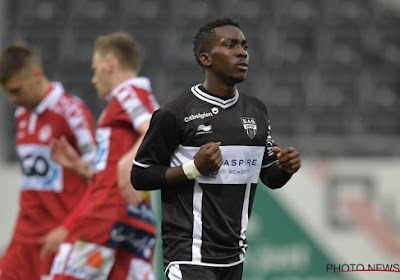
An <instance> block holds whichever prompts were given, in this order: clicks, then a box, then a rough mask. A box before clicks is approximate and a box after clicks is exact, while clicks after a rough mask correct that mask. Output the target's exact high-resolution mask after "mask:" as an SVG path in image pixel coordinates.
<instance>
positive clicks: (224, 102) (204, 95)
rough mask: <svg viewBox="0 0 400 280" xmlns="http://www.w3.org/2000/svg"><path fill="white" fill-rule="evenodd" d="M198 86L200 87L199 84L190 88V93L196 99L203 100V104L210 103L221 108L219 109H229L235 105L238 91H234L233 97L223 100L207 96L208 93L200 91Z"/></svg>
mask: <svg viewBox="0 0 400 280" xmlns="http://www.w3.org/2000/svg"><path fill="white" fill-rule="evenodd" d="M200 85H201V84H198V85H195V86H193V87H192V88H191V91H192V93H193V94H194V95H195V96H196V97H197V98H198V99H201V100H203V101H205V102H207V103H210V104H213V105H216V106H219V107H221V108H223V109H226V108H229V107H231V106H233V105H235V104H236V102H237V101H238V99H239V91H238V90H236V91H235V95H234V96H233V97H232V98H229V99H226V100H223V99H221V98H218V97H216V96H213V95H210V94H208V93H206V92H204V91H202V90H201V89H200Z"/></svg>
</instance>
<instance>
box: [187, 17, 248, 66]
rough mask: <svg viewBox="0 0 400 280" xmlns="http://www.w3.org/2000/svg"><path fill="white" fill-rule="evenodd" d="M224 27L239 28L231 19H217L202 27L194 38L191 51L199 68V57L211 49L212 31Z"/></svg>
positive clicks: (213, 36) (213, 35) (213, 33)
mask: <svg viewBox="0 0 400 280" xmlns="http://www.w3.org/2000/svg"><path fill="white" fill-rule="evenodd" d="M225 25H232V26H236V27H237V28H240V27H239V23H237V22H236V21H234V20H233V19H231V18H228V17H224V18H217V19H214V20H211V21H208V22H206V23H205V24H204V25H203V26H201V27H200V28H199V31H198V32H197V34H196V36H194V41H193V51H194V56H195V57H196V61H197V63H198V64H199V65H200V66H202V64H201V62H200V60H199V55H200V54H201V53H202V52H204V51H207V50H208V49H209V48H210V47H211V41H212V40H213V39H214V38H215V30H214V29H215V28H217V27H221V26H225Z"/></svg>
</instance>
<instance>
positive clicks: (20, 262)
mask: <svg viewBox="0 0 400 280" xmlns="http://www.w3.org/2000/svg"><path fill="white" fill-rule="evenodd" d="M40 249H41V246H40V245H37V244H26V243H18V242H15V241H12V242H11V244H10V245H9V247H8V249H7V251H6V252H5V253H4V255H3V256H2V257H1V260H0V273H1V276H0V279H1V280H21V279H32V280H40V279H41V276H45V275H49V274H50V267H51V264H52V262H53V258H54V255H51V256H50V255H47V256H46V257H45V258H44V259H43V260H41V259H40V258H39V255H40Z"/></svg>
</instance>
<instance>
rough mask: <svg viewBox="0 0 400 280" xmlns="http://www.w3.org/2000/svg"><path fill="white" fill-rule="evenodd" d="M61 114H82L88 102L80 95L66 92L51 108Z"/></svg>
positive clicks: (67, 115)
mask: <svg viewBox="0 0 400 280" xmlns="http://www.w3.org/2000/svg"><path fill="white" fill-rule="evenodd" d="M50 110H53V111H55V112H56V113H58V114H60V115H64V116H66V117H69V116H71V115H73V114H74V115H75V114H80V113H82V112H83V110H87V107H86V104H85V103H84V102H83V100H82V99H80V98H79V97H77V96H75V95H72V94H69V93H66V92H65V93H64V94H63V95H61V96H60V98H59V99H58V100H57V102H56V103H55V106H54V107H52V108H50Z"/></svg>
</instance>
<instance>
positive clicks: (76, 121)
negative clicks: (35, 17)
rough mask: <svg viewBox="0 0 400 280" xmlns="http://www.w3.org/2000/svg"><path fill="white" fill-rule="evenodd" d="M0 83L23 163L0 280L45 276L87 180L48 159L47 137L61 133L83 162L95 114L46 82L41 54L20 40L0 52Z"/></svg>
mask: <svg viewBox="0 0 400 280" xmlns="http://www.w3.org/2000/svg"><path fill="white" fill-rule="evenodd" d="M0 83H1V85H2V87H3V88H4V89H5V91H6V92H7V94H8V100H9V101H10V102H12V103H15V104H17V105H18V108H17V110H16V112H15V120H16V128H17V132H16V150H17V153H18V157H19V160H20V163H21V167H22V176H21V180H20V181H21V183H20V188H21V192H20V209H19V213H18V219H17V221H16V224H15V229H14V234H13V237H12V241H11V243H10V245H9V247H8V249H7V251H6V252H5V254H4V255H3V257H2V258H1V260H0V271H1V272H0V273H1V276H0V278H1V280H21V279H32V280H40V279H44V277H45V276H46V275H48V274H49V272H50V267H51V264H52V260H53V257H54V253H55V252H56V251H57V250H58V246H59V244H60V243H61V242H62V241H63V240H64V239H65V237H66V236H67V234H68V229H69V227H70V225H71V221H72V220H73V217H75V216H76V213H75V212H76V211H75V210H74V209H75V208H76V207H77V205H78V204H79V201H80V200H81V199H82V198H83V196H84V194H85V192H86V191H87V190H88V187H87V181H86V180H84V179H83V178H82V177H80V176H78V175H76V174H75V173H73V172H71V171H70V170H67V169H64V168H62V167H61V166H60V165H59V164H57V163H56V162H55V161H53V160H52V159H51V155H50V149H49V142H50V141H51V139H52V138H60V137H63V139H65V141H67V143H69V144H70V145H71V146H72V147H74V149H75V150H77V151H79V154H80V156H81V157H82V159H83V164H84V165H88V166H89V165H91V164H92V162H93V160H94V157H95V155H96V144H95V140H94V127H93V118H92V115H91V113H90V111H89V110H88V108H87V107H86V106H85V104H84V103H83V102H82V101H81V100H79V99H78V98H76V97H73V96H71V95H69V94H67V93H65V91H64V89H63V87H62V85H61V84H60V83H58V82H49V80H48V79H47V78H46V76H45V74H44V71H43V69H42V64H41V60H40V58H39V57H38V56H37V55H36V54H35V53H34V52H33V50H32V49H31V48H30V47H29V46H27V45H24V44H13V45H11V46H9V47H7V48H6V49H5V50H4V51H3V52H2V54H1V56H0Z"/></svg>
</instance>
